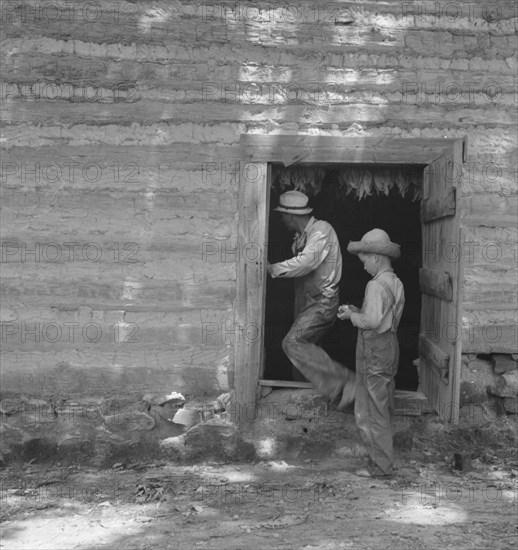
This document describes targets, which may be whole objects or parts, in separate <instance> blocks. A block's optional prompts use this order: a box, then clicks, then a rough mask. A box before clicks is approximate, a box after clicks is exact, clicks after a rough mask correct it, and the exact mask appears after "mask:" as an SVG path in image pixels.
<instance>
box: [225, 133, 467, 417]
mask: <svg viewBox="0 0 518 550" xmlns="http://www.w3.org/2000/svg"><path fill="white" fill-rule="evenodd" d="M240 148H241V152H240V178H239V199H238V240H239V244H240V246H241V247H242V248H243V251H245V249H248V250H251V251H252V250H254V251H255V252H253V253H251V254H245V253H243V254H240V256H239V262H238V265H237V293H236V301H235V319H236V322H237V324H238V326H239V327H240V328H241V331H240V332H241V337H240V338H236V340H235V346H234V347H235V349H234V352H235V354H234V359H235V369H234V372H235V379H234V383H235V405H236V412H237V415H236V419H237V420H238V422H239V424H241V425H243V424H247V423H249V422H251V421H253V419H254V418H255V406H256V404H257V401H258V398H259V395H260V386H259V383H258V382H259V378H260V376H261V373H262V368H263V362H264V349H263V329H264V313H265V298H266V277H267V274H266V248H267V243H268V215H269V203H270V181H271V179H270V177H269V172H270V168H271V167H270V166H269V165H270V164H271V163H281V164H283V165H284V166H289V165H291V164H295V163H303V164H306V163H308V164H309V163H311V164H315V163H318V164H417V165H426V166H429V165H430V164H432V163H433V162H434V161H436V160H437V159H438V158H440V157H442V156H443V155H445V154H446V155H451V157H452V158H453V159H454V162H455V163H459V164H461V163H463V162H465V161H466V157H467V138H466V137H463V138H431V139H428V138H393V137H380V138H374V137H332V136H309V135H254V134H244V135H242V136H241V138H240ZM461 287H462V285H457V291H458V292H460V289H461ZM455 299H456V300H457V306H458V307H460V304H461V300H462V297H461V296H460V295H459V296H456V297H455ZM460 348H461V340H460V339H459V342H458V345H457V349H456V353H455V354H454V357H452V364H451V367H452V368H451V370H450V372H451V380H452V384H453V387H452V393H451V394H450V396H451V400H452V404H453V407H452V409H455V408H456V409H458V403H459V394H460V354H461V350H460ZM455 404H457V407H455ZM446 420H453V421H455V415H453V416H452V417H451V418H448V419H446Z"/></svg>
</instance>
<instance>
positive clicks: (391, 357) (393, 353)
mask: <svg viewBox="0 0 518 550" xmlns="http://www.w3.org/2000/svg"><path fill="white" fill-rule="evenodd" d="M398 363H399V344H398V340H397V335H396V333H395V332H392V331H390V330H389V331H388V332H385V333H383V334H376V333H375V332H374V331H372V330H359V331H358V341H357V344H356V401H355V404H354V414H355V417H356V424H357V426H358V428H359V429H360V432H361V435H362V438H363V440H364V443H365V445H366V446H367V450H368V451H369V455H370V459H371V461H372V462H373V466H374V469H375V470H376V472H377V473H382V474H391V473H392V469H393V464H394V454H393V449H392V414H393V411H394V386H395V381H394V378H395V376H396V373H397V368H398Z"/></svg>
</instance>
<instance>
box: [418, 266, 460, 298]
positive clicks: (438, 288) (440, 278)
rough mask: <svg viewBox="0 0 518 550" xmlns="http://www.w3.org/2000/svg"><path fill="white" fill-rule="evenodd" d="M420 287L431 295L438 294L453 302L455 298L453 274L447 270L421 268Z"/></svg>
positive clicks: (439, 296)
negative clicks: (452, 281)
mask: <svg viewBox="0 0 518 550" xmlns="http://www.w3.org/2000/svg"><path fill="white" fill-rule="evenodd" d="M419 288H420V289H421V291H422V292H426V293H427V294H430V295H431V296H437V297H438V298H442V299H443V300H447V301H448V302H451V301H452V299H453V286H452V283H451V275H450V274H449V273H448V272H447V271H437V270H435V269H427V268H426V267H422V268H421V269H420V270H419Z"/></svg>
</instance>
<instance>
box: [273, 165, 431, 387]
mask: <svg viewBox="0 0 518 550" xmlns="http://www.w3.org/2000/svg"><path fill="white" fill-rule="evenodd" d="M423 168H424V166H421V167H419V166H408V165H392V166H383V165H369V164H365V165H347V164H340V165H304V166H303V167H302V166H299V167H297V168H296V169H295V170H291V171H290V169H289V168H288V169H286V168H285V167H284V166H282V165H280V164H273V165H272V169H271V182H270V185H271V190H270V216H269V226H268V260H269V261H270V262H271V263H275V262H279V261H282V260H285V259H287V258H290V257H292V256H293V254H292V252H291V243H292V238H293V237H292V235H291V234H290V233H289V232H288V231H287V230H286V229H285V227H284V226H283V224H282V222H281V220H280V216H278V215H276V214H275V212H273V209H274V208H275V207H276V206H277V204H278V202H279V196H280V194H281V193H283V192H285V191H287V190H289V189H290V188H291V189H293V188H294V187H297V188H298V189H299V190H301V191H303V192H305V193H306V194H307V195H308V196H309V199H310V206H311V207H312V208H313V213H312V215H314V216H315V217H316V218H317V219H320V220H325V221H327V222H329V223H330V224H331V225H332V226H333V227H334V229H335V231H336V233H337V235H338V239H339V241H340V246H341V252H342V262H343V267H342V280H341V282H340V303H346V302H347V303H352V304H355V305H356V306H358V307H361V303H362V300H363V296H364V293H365V286H366V284H367V282H368V281H369V276H368V274H367V273H366V272H365V271H364V269H363V266H362V264H361V262H360V261H359V260H358V258H357V256H355V255H352V254H349V253H348V252H347V244H348V243H349V241H358V240H360V239H361V237H362V236H363V235H364V234H365V233H366V232H367V231H369V230H370V229H373V228H374V227H378V228H380V229H384V230H385V231H386V232H387V233H388V234H389V236H390V237H391V240H392V241H394V242H397V243H399V244H401V252H402V254H401V258H400V259H399V260H397V261H396V262H394V270H395V272H396V274H397V275H398V277H399V278H400V279H401V281H402V283H403V285H404V288H405V296H406V304H405V309H404V311H403V316H402V318H401V322H400V325H399V328H398V339H399V344H400V363H399V370H398V374H397V377H396V388H397V389H399V390H407V391H415V390H417V387H418V377H417V369H416V366H415V365H414V363H413V361H415V360H416V359H417V358H418V357H419V350H418V345H419V323H420V316H421V293H420V290H419V269H420V267H421V223H420V219H419V212H420V196H421V194H420V193H421V188H422V172H423ZM304 173H306V174H307V175H305V174H304ZM290 174H291V178H292V179H291V182H290ZM374 180H376V181H374ZM403 181H404V182H405V185H404V186H402V185H399V186H398V183H400V182H403ZM305 182H312V184H311V185H305ZM367 182H368V183H367ZM376 183H377V184H378V185H376ZM362 186H363V187H362ZM360 187H362V189H360ZM293 305H294V304H293V279H282V278H278V279H271V278H268V279H267V281H266V301H265V326H264V372H263V378H264V379H266V380H277V381H278V380H283V381H292V380H293V375H292V368H291V363H290V361H289V359H288V358H287V357H286V355H285V354H284V352H283V350H282V347H281V345H282V339H283V338H284V336H285V335H286V334H287V332H288V330H289V328H290V326H291V324H292V322H293ZM356 337H357V329H356V328H355V327H354V326H352V325H351V323H348V322H342V321H339V320H337V322H336V323H335V325H334V327H333V328H332V329H331V330H330V331H329V332H328V333H327V334H326V335H325V336H324V337H323V339H322V341H321V343H320V345H321V346H322V347H323V348H324V349H325V350H326V352H327V353H328V354H329V355H330V356H331V357H332V358H333V359H335V360H337V361H339V362H340V363H342V364H344V365H346V366H347V367H348V368H350V369H351V370H354V365H355V348H356Z"/></svg>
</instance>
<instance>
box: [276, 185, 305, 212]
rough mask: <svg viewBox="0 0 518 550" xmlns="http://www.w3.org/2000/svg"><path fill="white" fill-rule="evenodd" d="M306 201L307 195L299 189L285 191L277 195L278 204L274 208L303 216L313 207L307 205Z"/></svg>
mask: <svg viewBox="0 0 518 550" xmlns="http://www.w3.org/2000/svg"><path fill="white" fill-rule="evenodd" d="M308 201H309V199H308V197H307V196H306V195H304V193H301V192H300V191H286V193H283V194H282V195H281V196H280V197H279V206H278V207H277V208H274V210H275V211H277V212H285V213H286V214H297V215H299V216H303V215H304V214H309V213H310V212H313V208H309V207H308Z"/></svg>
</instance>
